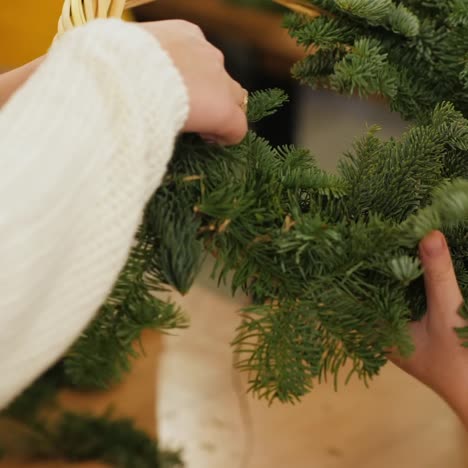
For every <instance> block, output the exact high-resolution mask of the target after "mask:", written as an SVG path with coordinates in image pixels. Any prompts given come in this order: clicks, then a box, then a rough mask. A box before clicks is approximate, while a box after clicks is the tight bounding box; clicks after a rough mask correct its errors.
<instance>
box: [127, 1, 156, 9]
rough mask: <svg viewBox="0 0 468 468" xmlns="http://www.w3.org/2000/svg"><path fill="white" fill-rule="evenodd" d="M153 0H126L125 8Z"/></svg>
mask: <svg viewBox="0 0 468 468" xmlns="http://www.w3.org/2000/svg"><path fill="white" fill-rule="evenodd" d="M153 1H154V0H127V1H126V2H125V9H126V10H128V9H129V8H135V7H137V6H141V5H146V4H147V3H151V2H153Z"/></svg>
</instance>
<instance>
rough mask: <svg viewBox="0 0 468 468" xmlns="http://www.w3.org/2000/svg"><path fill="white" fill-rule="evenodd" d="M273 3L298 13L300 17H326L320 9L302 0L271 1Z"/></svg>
mask: <svg viewBox="0 0 468 468" xmlns="http://www.w3.org/2000/svg"><path fill="white" fill-rule="evenodd" d="M273 1H274V2H275V3H278V4H279V5H282V6H284V7H286V8H288V9H289V10H292V11H294V12H295V13H299V14H301V15H307V16H310V17H312V18H317V17H318V16H322V15H328V13H327V12H326V11H324V10H322V9H321V8H319V7H317V6H315V5H312V4H311V3H309V2H307V1H304V0H273Z"/></svg>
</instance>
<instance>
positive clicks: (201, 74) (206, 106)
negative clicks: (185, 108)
mask: <svg viewBox="0 0 468 468" xmlns="http://www.w3.org/2000/svg"><path fill="white" fill-rule="evenodd" d="M140 27H142V28H144V29H146V30H147V31H148V32H149V33H151V34H152V35H153V36H154V37H155V38H156V39H157V40H158V41H159V43H160V44H161V46H162V47H163V48H164V49H165V50H166V52H167V53H168V54H169V55H170V56H171V58H172V60H173V62H174V65H175V66H176V67H177V69H178V70H179V72H180V74H181V75H182V77H183V79H184V82H185V85H186V86H187V90H188V94H189V99H190V114H189V117H188V119H187V122H186V124H185V127H184V129H183V131H184V132H193V133H199V134H201V135H202V136H203V137H205V138H206V139H209V140H213V141H217V142H219V143H221V144H227V145H228V144H236V143H239V142H240V141H241V140H242V139H243V138H244V136H245V134H246V132H247V119H246V116H245V111H244V110H243V109H242V107H243V105H244V104H245V99H246V91H245V90H244V89H243V88H242V86H241V85H240V84H239V83H237V82H236V81H234V80H233V79H232V78H231V77H230V76H229V75H228V73H227V72H226V69H225V68H224V58H223V54H222V53H221V51H219V50H218V49H216V48H215V47H214V46H213V45H211V44H210V43H209V42H208V41H207V40H206V39H205V36H204V35H203V33H202V31H201V29H200V28H199V27H198V26H196V25H194V24H192V23H188V22H186V21H180V20H172V21H156V22H152V23H143V24H140ZM42 60H43V58H39V59H37V60H35V61H34V62H31V63H30V64H27V65H25V66H23V67H21V68H18V69H16V70H13V71H11V72H8V73H4V74H3V75H0V107H1V106H2V104H4V103H5V102H6V101H7V100H8V99H9V98H10V96H11V95H12V94H13V93H14V92H15V91H16V90H17V89H18V88H19V87H20V86H21V85H22V84H23V83H24V82H25V81H26V80H27V79H28V78H29V76H30V75H31V74H32V73H33V72H34V71H35V70H36V68H37V67H38V66H39V65H40V63H41V62H42ZM143 64H144V57H142V65H143Z"/></svg>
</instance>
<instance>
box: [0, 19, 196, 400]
mask: <svg viewBox="0 0 468 468" xmlns="http://www.w3.org/2000/svg"><path fill="white" fill-rule="evenodd" d="M187 113H188V102H187V93H186V89H185V86H184V84H183V82H182V79H181V77H180V75H179V73H178V72H177V70H176V69H175V67H174V65H173V64H172V62H171V60H170V58H169V57H168V55H167V54H166V53H165V52H164V51H163V50H162V49H161V47H160V46H159V44H158V43H157V42H156V40H155V39H154V38H153V37H151V36H150V35H149V34H148V33H146V32H144V31H142V30H141V29H140V28H138V27H137V26H135V25H131V24H126V23H123V22H121V21H118V20H107V21H104V20H100V21H95V22H93V23H91V24H89V25H87V26H84V27H81V28H79V29H77V30H76V31H73V32H71V33H67V34H66V35H64V36H63V38H62V39H61V40H60V41H58V42H57V43H56V44H55V45H54V47H53V48H52V50H51V52H50V53H49V56H48V58H47V59H46V61H45V62H44V64H43V65H42V66H41V67H40V69H39V70H38V72H37V73H36V74H35V75H34V76H33V77H32V78H31V79H30V81H29V82H28V83H27V84H26V85H25V86H24V87H23V88H22V89H21V90H20V91H19V92H18V93H17V94H16V95H15V96H14V97H13V98H12V99H11V100H10V101H9V102H8V103H7V104H6V106H5V107H4V108H3V109H1V111H0V265H1V266H0V407H4V406H5V405H6V404H8V403H9V402H10V401H11V400H12V398H14V397H15V396H16V395H17V394H18V393H19V392H21V391H22V390H23V389H24V388H25V387H26V386H27V385H29V384H30V383H31V382H32V381H33V380H34V379H35V378H36V377H38V376H39V375H40V374H41V373H42V372H43V371H44V370H46V369H47V368H48V367H49V366H50V365H51V364H53V363H54V361H55V360H57V359H58V358H59V357H60V356H61V355H62V354H63V353H64V352H65V351H66V350H67V348H68V347H69V346H70V345H71V344H72V343H73V341H74V340H75V339H76V338H77V337H78V335H79V334H80V332H81V331H82V330H83V329H84V328H85V327H86V325H87V324H88V323H89V321H90V320H91V319H92V318H93V316H94V314H95V312H96V310H97V309H98V308H99V306H100V305H101V304H102V303H103V301H104V300H105V298H106V296H107V295H108V293H109V292H110V290H111V288H112V285H113V283H114V282H115V280H116V278H117V276H118V273H119V271H120V270H121V268H122V267H123V265H124V264H125V261H126V258H127V255H128V252H129V248H130V246H131V244H132V239H133V237H134V234H135V231H136V229H137V227H138V224H139V222H140V220H141V215H142V211H143V208H144V205H145V203H146V202H147V199H148V197H149V196H150V195H151V194H152V193H153V191H154V190H155V189H156V188H157V186H158V184H159V183H160V181H161V178H162V176H163V174H164V171H165V168H166V164H167V162H168V160H169V158H170V156H171V153H172V150H173V145H174V140H175V137H176V135H177V133H178V132H179V131H180V130H181V127H182V126H183V123H184V121H185V119H186V116H187Z"/></svg>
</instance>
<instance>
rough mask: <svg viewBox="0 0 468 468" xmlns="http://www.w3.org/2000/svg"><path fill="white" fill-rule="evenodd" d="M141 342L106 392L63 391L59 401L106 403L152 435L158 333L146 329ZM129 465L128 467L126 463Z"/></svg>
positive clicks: (91, 408)
mask: <svg viewBox="0 0 468 468" xmlns="http://www.w3.org/2000/svg"><path fill="white" fill-rule="evenodd" d="M142 343H143V346H144V349H145V356H144V357H142V358H140V359H137V360H136V361H134V365H133V369H132V372H131V373H130V374H129V375H128V376H127V377H126V378H125V380H124V381H123V382H122V383H121V384H120V385H118V386H116V387H115V388H113V389H112V390H110V391H107V392H88V393H79V392H73V391H68V390H67V391H65V392H63V393H62V394H61V398H60V400H61V403H62V405H63V407H64V408H66V409H67V410H71V411H77V412H85V413H91V414H95V415H101V414H103V413H104V412H105V411H106V410H107V409H108V408H109V407H112V409H113V416H114V417H116V418H129V419H132V420H133V422H134V423H135V425H136V426H137V427H138V428H139V429H141V430H143V431H145V432H146V433H147V434H149V435H151V436H156V428H157V424H156V395H157V389H156V374H157V366H158V359H159V356H160V355H161V337H160V335H159V334H158V333H155V332H151V331H147V332H145V333H144V334H143V337H142ZM103 466H105V465H103V464H100V463H94V462H91V463H75V464H72V463H65V462H63V461H55V460H54V461H50V462H36V463H31V462H22V461H18V460H12V459H7V460H2V461H1V462H0V468H72V467H73V468H101V467H103ZM129 468H130V467H129Z"/></svg>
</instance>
